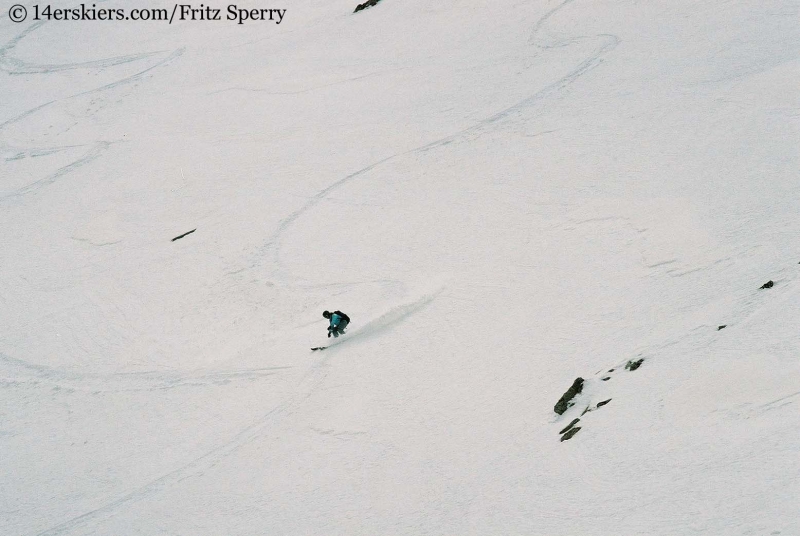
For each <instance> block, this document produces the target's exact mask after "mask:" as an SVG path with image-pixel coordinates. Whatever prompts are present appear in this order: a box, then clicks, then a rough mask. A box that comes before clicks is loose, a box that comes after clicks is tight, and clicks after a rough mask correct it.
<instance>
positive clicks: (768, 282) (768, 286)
mask: <svg viewBox="0 0 800 536" xmlns="http://www.w3.org/2000/svg"><path fill="white" fill-rule="evenodd" d="M774 284H775V283H774V282H773V281H772V279H770V280H769V281H767V282H766V283H764V284H763V285H761V288H760V289H759V290H761V289H765V288H772V285H774Z"/></svg>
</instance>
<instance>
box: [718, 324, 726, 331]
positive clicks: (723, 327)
mask: <svg viewBox="0 0 800 536" xmlns="http://www.w3.org/2000/svg"><path fill="white" fill-rule="evenodd" d="M727 327H728V324H722V325H721V326H719V327H718V328H717V331H719V330H721V329H725V328H727Z"/></svg>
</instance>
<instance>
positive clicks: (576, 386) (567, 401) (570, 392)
mask: <svg viewBox="0 0 800 536" xmlns="http://www.w3.org/2000/svg"><path fill="white" fill-rule="evenodd" d="M581 391H583V378H575V381H574V382H572V386H571V387H570V388H569V389H567V392H566V393H564V394H563V395H561V399H560V400H559V401H558V402H557V403H556V405H555V407H554V408H553V411H555V412H556V413H558V414H559V415H563V414H564V412H565V411H567V409H569V408H570V407H572V406H574V405H575V402H572V399H573V398H575V395H577V394H580V392H581Z"/></svg>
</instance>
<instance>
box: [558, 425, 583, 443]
mask: <svg viewBox="0 0 800 536" xmlns="http://www.w3.org/2000/svg"><path fill="white" fill-rule="evenodd" d="M580 429H581V427H580V426H576V427H575V428H573V429H572V430H570V431H569V432H567V433H566V434H564V435H563V436H561V441H566V440H567V439H572V436H574V435H575V434H577V433H578V430H580Z"/></svg>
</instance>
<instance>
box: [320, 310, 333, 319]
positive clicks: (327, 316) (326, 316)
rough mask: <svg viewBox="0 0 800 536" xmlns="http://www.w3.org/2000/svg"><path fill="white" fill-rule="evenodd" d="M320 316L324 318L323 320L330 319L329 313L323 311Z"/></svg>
mask: <svg viewBox="0 0 800 536" xmlns="http://www.w3.org/2000/svg"><path fill="white" fill-rule="evenodd" d="M322 316H324V317H325V318H330V317H331V312H330V311H323V312H322Z"/></svg>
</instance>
